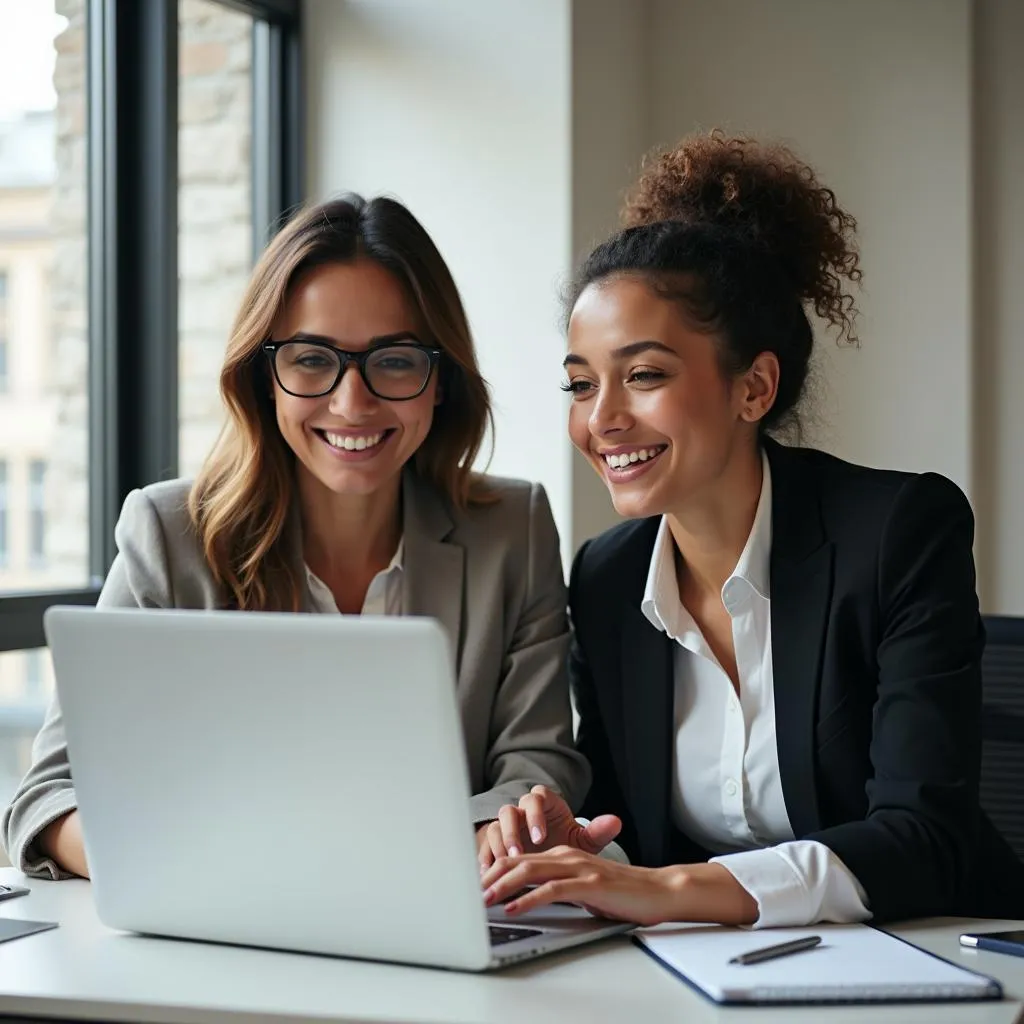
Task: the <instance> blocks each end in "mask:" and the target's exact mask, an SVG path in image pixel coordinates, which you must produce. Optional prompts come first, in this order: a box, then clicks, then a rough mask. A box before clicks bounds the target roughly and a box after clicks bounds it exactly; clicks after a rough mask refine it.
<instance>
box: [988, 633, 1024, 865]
mask: <svg viewBox="0 0 1024 1024" xmlns="http://www.w3.org/2000/svg"><path fill="white" fill-rule="evenodd" d="M984 622H985V631H986V633H987V634H988V639H987V641H986V644H985V653H984V654H983V655H982V659H981V681H982V709H981V715H982V717H981V806H982V807H983V808H984V809H985V811H987V812H988V815H989V817H990V818H991V819H992V821H993V823H994V824H995V826H996V828H998V829H999V831H1000V832H1001V833H1002V834H1003V836H1004V837H1005V838H1006V841H1007V842H1008V843H1009V844H1010V845H1011V846H1012V847H1013V849H1014V851H1015V852H1016V854H1017V856H1018V857H1020V858H1021V859H1022V860H1024V619H1018V618H1011V617H1009V616H1003V615H986V616H984Z"/></svg>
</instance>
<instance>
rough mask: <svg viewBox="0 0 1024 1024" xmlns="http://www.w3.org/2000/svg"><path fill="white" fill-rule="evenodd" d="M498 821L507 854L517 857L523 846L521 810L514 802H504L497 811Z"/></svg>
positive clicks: (523, 819)
mask: <svg viewBox="0 0 1024 1024" xmlns="http://www.w3.org/2000/svg"><path fill="white" fill-rule="evenodd" d="M498 821H499V822H500V823H501V838H502V839H503V840H504V843H505V849H506V850H507V851H508V855H509V856H510V857H518V856H519V855H520V854H521V853H522V852H523V846H524V843H523V839H522V831H523V822H524V821H525V817H524V815H523V813H522V811H520V810H519V808H518V807H516V806H515V805H514V804H505V806H504V807H502V808H501V809H500V810H499V811H498Z"/></svg>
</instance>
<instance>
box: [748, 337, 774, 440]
mask: <svg viewBox="0 0 1024 1024" xmlns="http://www.w3.org/2000/svg"><path fill="white" fill-rule="evenodd" d="M739 380H740V396H739V397H740V418H741V419H742V420H743V421H744V422H746V423H757V422H759V421H760V420H762V419H763V418H764V417H765V416H766V415H767V414H768V412H769V410H770V409H771V407H772V406H773V405H774V404H775V399H776V397H777V396H778V393H779V358H778V356H776V354H775V353H774V352H761V353H760V354H759V355H757V356H756V357H755V358H754V361H753V362H752V363H751V364H750V368H749V369H748V370H747V372H746V373H744V374H743V375H742V376H741V377H740V378H739Z"/></svg>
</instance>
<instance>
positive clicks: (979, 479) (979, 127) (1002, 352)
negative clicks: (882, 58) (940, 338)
mask: <svg viewBox="0 0 1024 1024" xmlns="http://www.w3.org/2000/svg"><path fill="white" fill-rule="evenodd" d="M974 7H975V10H974V13H975V25H974V27H975V32H974V67H975V92H974V114H975V129H976V130H975V137H974V156H975V163H974V172H975V218H976V219H975V227H976V233H975V238H974V242H975V251H976V254H977V260H976V273H975V278H974V286H975V313H976V316H975V329H976V345H975V353H976V364H975V378H974V379H975V403H976V411H977V417H976V421H975V427H976V433H975V494H976V498H977V501H976V507H977V512H978V543H977V546H976V551H977V555H978V561H979V570H980V580H981V595H982V603H983V606H985V607H987V608H989V609H991V610H992V611H998V612H1001V613H1003V614H1008V615H1009V614H1012V615H1024V472H1022V469H1024V401H1022V400H1021V384H1022V382H1024V288H1022V285H1024V137H1022V135H1021V125H1022V118H1024V61H1022V56H1024V4H1022V3H1021V2H1020V0H975V5H974Z"/></svg>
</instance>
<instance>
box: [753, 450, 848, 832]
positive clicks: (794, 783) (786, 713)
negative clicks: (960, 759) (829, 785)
mask: <svg viewBox="0 0 1024 1024" xmlns="http://www.w3.org/2000/svg"><path fill="white" fill-rule="evenodd" d="M766 450H767V452H768V460H769V463H770V465H771V470H772V554H771V602H772V604H771V616H772V671H773V675H774V679H775V734H776V743H777V745H778V754H779V771H780V773H781V776H782V792H783V796H784V797H785V800H786V810H787V812H788V814H789V820H790V824H791V825H792V826H793V832H794V834H795V835H796V837H797V838H800V837H801V836H805V835H807V834H808V833H810V832H814V831H816V830H817V829H819V828H820V827H821V819H820V815H819V811H818V796H817V788H816V785H815V762H814V751H815V743H814V737H815V723H816V722H817V717H818V696H819V689H820V683H821V666H822V654H823V651H824V641H825V629H826V626H827V623H828V611H829V606H830V603H831V599H832V575H833V548H832V544H831V543H830V542H829V541H828V540H827V538H826V536H825V532H824V528H823V526H822V522H821V507H820V499H819V496H818V491H817V488H816V486H815V481H814V478H813V477H812V476H811V474H810V472H809V471H808V469H807V468H806V467H805V466H804V464H803V463H802V461H801V460H800V458H799V456H797V455H796V454H794V453H792V452H789V451H787V450H786V449H785V448H784V447H783V446H781V445H778V444H775V443H773V442H767V443H766Z"/></svg>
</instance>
